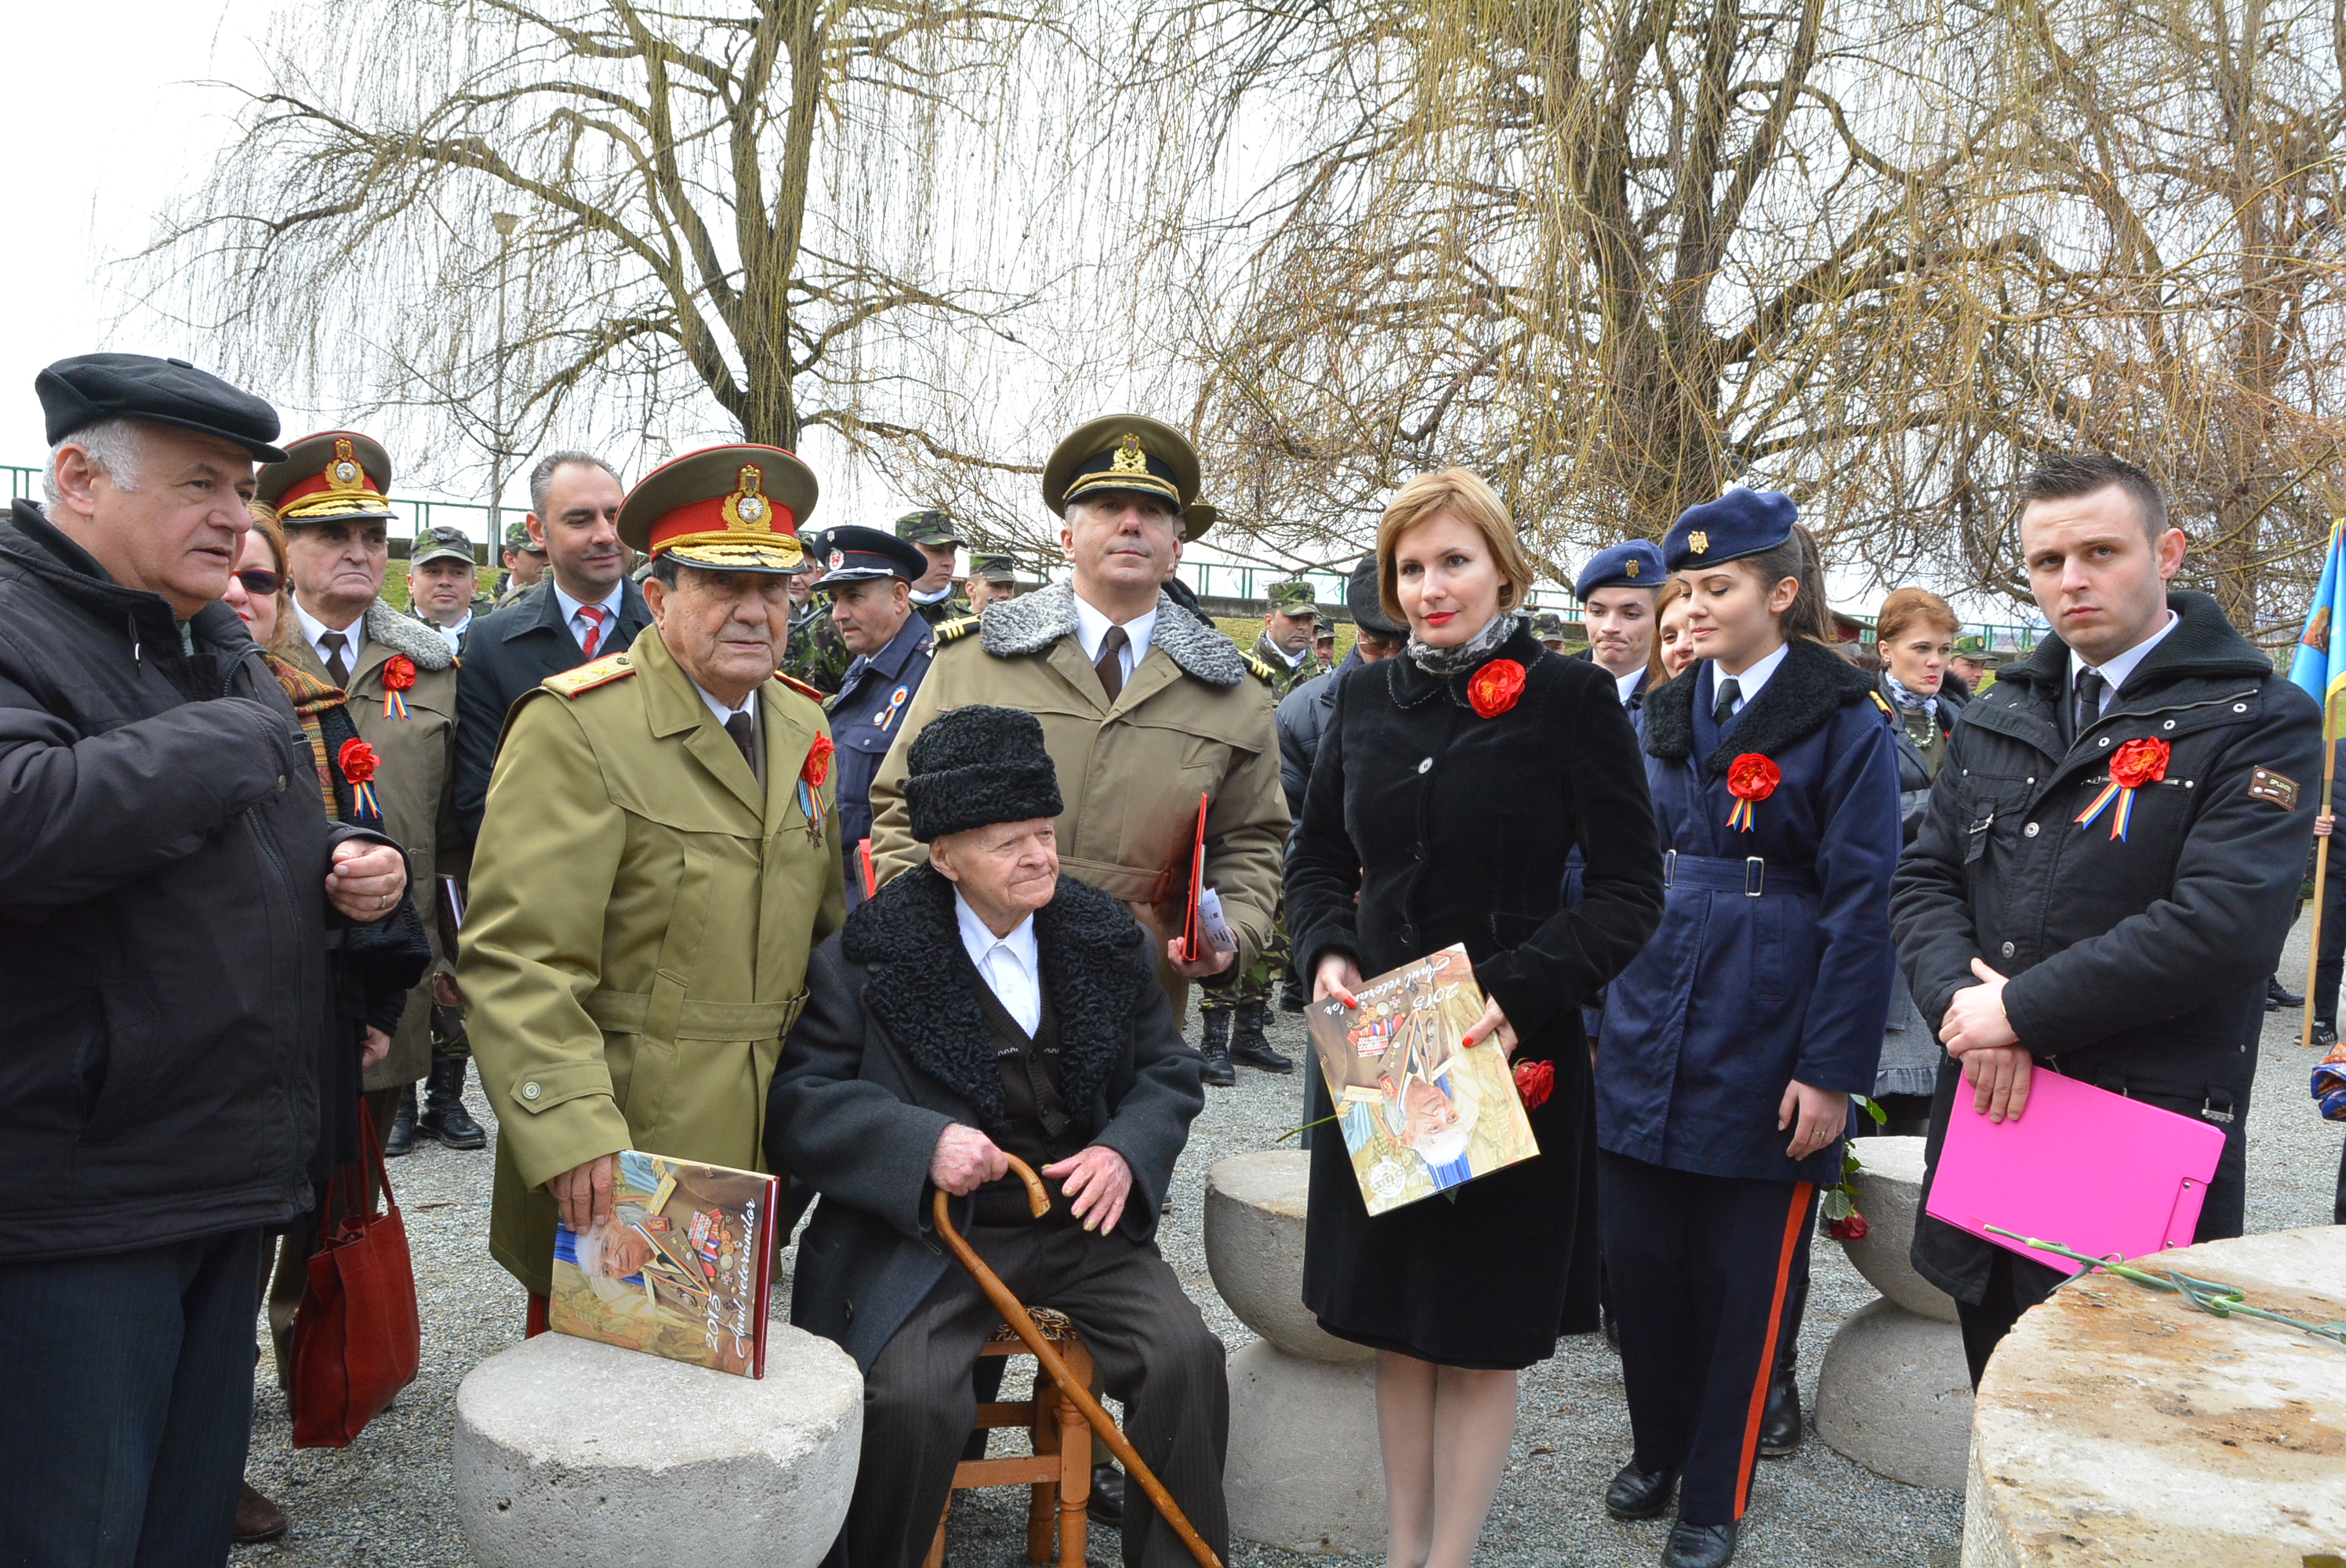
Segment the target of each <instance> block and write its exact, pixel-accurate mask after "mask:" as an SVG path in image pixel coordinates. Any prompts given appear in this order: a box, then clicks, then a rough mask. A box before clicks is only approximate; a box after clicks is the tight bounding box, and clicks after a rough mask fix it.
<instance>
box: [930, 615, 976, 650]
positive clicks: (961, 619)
mask: <svg viewBox="0 0 2346 1568" xmlns="http://www.w3.org/2000/svg"><path fill="white" fill-rule="evenodd" d="M983 624H984V623H983V622H982V621H981V620H980V619H979V618H978V617H977V616H955V617H954V618H953V619H952V620H949V621H939V622H938V623H937V624H936V628H935V630H934V631H933V632H932V633H931V634H930V635H931V636H933V637H935V638H936V639H937V646H938V647H944V645H945V644H947V643H949V642H952V641H953V640H954V638H956V637H965V636H969V634H970V633H972V632H974V631H975V630H977V628H978V627H979V626H982V625H983Z"/></svg>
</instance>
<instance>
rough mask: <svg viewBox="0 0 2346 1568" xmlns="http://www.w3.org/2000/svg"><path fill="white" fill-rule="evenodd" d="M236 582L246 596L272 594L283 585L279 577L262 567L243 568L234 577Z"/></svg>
mask: <svg viewBox="0 0 2346 1568" xmlns="http://www.w3.org/2000/svg"><path fill="white" fill-rule="evenodd" d="M236 580H237V581H238V582H240V583H242V584H243V585H244V591H245V592H246V593H248V594H273V593H275V592H276V591H277V590H278V589H280V588H281V587H283V586H284V585H285V579H284V578H283V577H282V576H281V575H279V574H277V573H275V572H272V571H270V570H268V569H267V568H266V567H262V566H247V567H245V568H244V569H243V570H242V571H240V572H239V573H238V574H237V575H236Z"/></svg>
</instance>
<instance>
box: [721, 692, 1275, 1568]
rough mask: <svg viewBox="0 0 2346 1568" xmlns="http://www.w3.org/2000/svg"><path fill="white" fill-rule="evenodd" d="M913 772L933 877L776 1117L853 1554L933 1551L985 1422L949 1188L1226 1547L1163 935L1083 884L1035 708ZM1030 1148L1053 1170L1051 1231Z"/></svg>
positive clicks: (975, 1328) (1181, 1561)
mask: <svg viewBox="0 0 2346 1568" xmlns="http://www.w3.org/2000/svg"><path fill="white" fill-rule="evenodd" d="M904 764H905V766H904V775H903V804H904V809H905V814H906V820H907V825H908V828H909V830H910V832H911V834H912V837H913V840H915V841H917V842H919V843H920V844H922V845H923V846H924V848H925V850H926V853H927V857H928V858H927V860H926V861H925V862H924V863H923V864H921V865H918V866H915V867H913V869H911V870H909V871H905V872H903V874H902V875H900V876H898V877H897V878H895V879H894V880H893V881H890V882H889V883H888V884H887V885H886V886H885V887H883V888H882V889H881V890H880V891H879V893H878V895H877V896H876V897H874V898H872V899H871V900H869V901H866V902H865V903H864V904H863V905H862V907H861V908H859V909H857V910H856V911H854V912H853V913H852V914H851V915H849V916H848V917H847V923H846V925H845V926H844V927H843V928H842V929H841V932H840V934H839V935H837V936H835V937H832V938H831V940H829V941H827V942H824V943H823V944H822V945H821V947H819V948H817V949H816V950H815V954H814V958H813V960H812V962H811V964H810V966H809V968H808V971H807V993H808V995H807V1008H806V1012H805V1013H804V1014H802V1015H801V1017H800V1019H799V1021H798V1023H797V1025H796V1027H794V1028H793V1029H792V1030H791V1031H790V1036H789V1038H788V1040H787V1041H786V1042H785V1043H784V1045H783V1049H782V1064H781V1068H780V1071H779V1072H778V1073H777V1074H775V1077H774V1084H773V1088H772V1091H771V1092H770V1095H769V1098H768V1105H767V1113H766V1145H767V1156H768V1159H769V1161H770V1163H771V1164H772V1166H773V1167H774V1168H775V1169H777V1170H788V1171H790V1174H791V1175H792V1176H796V1177H797V1178H798V1179H800V1180H801V1181H803V1182H806V1183H808V1184H809V1185H810V1186H813V1187H814V1188H815V1190H816V1191H817V1192H819V1193H821V1203H820V1205H818V1207H816V1209H815V1214H814V1218H813V1220H812V1222H811V1224H810V1225H809V1226H808V1227H807V1230H806V1234H805V1236H804V1237H803V1238H802V1239H801V1242H800V1243H799V1257H798V1271H797V1275H796V1278H795V1281H794V1284H793V1287H792V1293H791V1298H790V1320H791V1321H792V1322H793V1323H796V1324H797V1325H799V1326H800V1327H801V1328H803V1329H810V1330H811V1331H812V1332H814V1333H817V1334H821V1335H822V1336H824V1337H825V1338H826V1339H832V1340H835V1341H837V1342H838V1343H839V1344H840V1345H841V1347H843V1348H844V1349H846V1350H847V1352H848V1353H849V1354H850V1355H852V1356H853V1357H854V1358H855V1361H856V1365H857V1367H858V1368H859V1369H862V1373H863V1458H862V1468H861V1469H860V1470H859V1471H858V1472H857V1474H856V1478H855V1495H854V1498H853V1500H852V1502H850V1503H849V1505H848V1511H847V1523H846V1525H845V1527H844V1528H843V1529H842V1530H841V1532H840V1537H839V1542H838V1543H837V1545H835V1546H834V1547H833V1550H832V1557H831V1562H832V1563H839V1562H841V1561H842V1560H843V1561H844V1562H846V1563H852V1564H853V1565H854V1568H911V1565H912V1564H913V1563H918V1562H920V1561H921V1560H922V1558H923V1556H924V1555H925V1553H927V1551H928V1548H929V1543H930V1542H931V1540H932V1539H933V1537H934V1536H935V1534H936V1532H937V1529H938V1525H939V1522H940V1521H941V1520H942V1519H943V1514H944V1507H945V1500H946V1497H947V1494H948V1492H949V1489H950V1488H951V1486H952V1483H953V1476H954V1463H955V1461H957V1460H958V1459H959V1458H960V1457H961V1455H962V1447H963V1443H964V1440H965V1439H966V1438H967V1437H968V1436H969V1433H970V1428H971V1422H972V1420H973V1418H974V1414H975V1409H976V1400H977V1396H976V1394H975V1393H974V1391H973V1390H972V1387H971V1376H970V1374H971V1369H972V1368H973V1367H974V1365H975V1364H976V1362H977V1353H978V1349H979V1348H980V1347H981V1346H983V1345H984V1343H985V1342H986V1340H987V1339H990V1338H991V1337H992V1336H993V1334H994V1329H996V1328H997V1327H998V1326H999V1325H1000V1323H1001V1321H1002V1319H1001V1316H1000V1314H999V1313H997V1312H996V1311H995V1310H994V1307H993V1305H992V1303H990V1302H989V1301H987V1299H986V1298H985V1297H984V1295H983V1294H982V1293H980V1291H979V1289H978V1288H977V1283H976V1281H975V1280H974V1279H973V1278H971V1277H970V1276H969V1275H968V1274H967V1273H965V1272H964V1270H963V1269H962V1268H960V1267H959V1266H958V1265H956V1264H955V1263H954V1262H953V1260H952V1259H950V1258H948V1257H946V1256H945V1253H944V1250H943V1245H942V1244H941V1243H940V1242H938V1241H937V1240H936V1238H935V1237H933V1235H932V1234H931V1227H932V1225H933V1215H932V1212H931V1203H932V1200H931V1199H930V1196H929V1194H930V1191H931V1189H932V1188H935V1189H937V1190H942V1191H943V1192H947V1193H950V1194H952V1195H954V1196H956V1197H959V1198H962V1199H964V1202H963V1203H962V1204H960V1205H957V1206H956V1212H955V1214H954V1223H956V1224H958V1225H961V1226H963V1227H965V1229H966V1232H967V1234H968V1237H969V1240H970V1245H971V1247H973V1248H974V1250H975V1251H976V1253H977V1255H978V1256H979V1257H982V1258H984V1260H985V1263H986V1265H987V1267H989V1268H992V1269H993V1270H994V1272H995V1273H996V1274H997V1275H999V1276H1000V1277H1001V1278H1002V1280H1003V1282H1004V1283H1005V1285H1007V1286H1008V1287H1009V1288H1011V1289H1012V1290H1013V1291H1015V1293H1016V1294H1017V1295H1018V1296H1019V1298H1021V1299H1022V1300H1026V1301H1033V1302H1038V1303H1043V1302H1047V1303H1048V1304H1050V1305H1051V1306H1052V1307H1054V1308H1057V1309H1058V1310H1059V1311H1061V1312H1064V1313H1066V1316H1067V1317H1068V1318H1069V1319H1072V1320H1073V1321H1074V1323H1075V1326H1076V1332H1077V1333H1078V1334H1080V1335H1081V1336H1082V1339H1083V1342H1084V1344H1085V1346H1086V1349H1089V1350H1090V1352H1091V1356H1092V1360H1093V1364H1094V1366H1095V1367H1096V1369H1097V1371H1098V1375H1099V1387H1100V1390H1101V1391H1102V1392H1104V1393H1107V1394H1109V1395H1112V1396H1114V1397H1115V1398H1117V1399H1119V1400H1123V1401H1124V1406H1125V1434H1126V1436H1127V1437H1128V1438H1130V1439H1131V1441H1132V1446H1133V1447H1134V1449H1135V1450H1137V1451H1138V1452H1139V1454H1140V1456H1141V1458H1142V1459H1143V1460H1145V1461H1148V1465H1149V1467H1150V1468H1151V1469H1153V1470H1154V1471H1156V1472H1157V1475H1158V1479H1160V1480H1161V1481H1163V1482H1164V1483H1165V1487H1166V1490H1167V1491H1168V1492H1170V1493H1171V1494H1172V1496H1173V1500H1174V1501H1175V1502H1177V1503H1178V1504H1179V1505H1180V1507H1181V1510H1182V1512H1184V1513H1185V1514H1187V1515H1188V1519H1189V1522H1190V1523H1191V1524H1192V1525H1193V1526H1194V1527H1195V1528H1196V1529H1197V1531H1198V1532H1199V1534H1200V1535H1201V1536H1203V1537H1204V1538H1205V1540H1206V1542H1207V1543H1209V1545H1211V1546H1212V1547H1213V1548H1214V1549H1215V1551H1216V1552H1217V1553H1227V1552H1228V1550H1229V1520H1228V1514H1227V1511H1226V1509H1225V1508H1224V1505H1223V1496H1222V1461H1223V1459H1224V1457H1225V1451H1226V1449H1227V1447H1228V1442H1229V1384H1228V1381H1227V1379H1226V1376H1225V1373H1224V1370H1223V1352H1222V1347H1221V1344H1220V1342H1219V1340H1217V1339H1215V1338H1214V1336H1213V1334H1212V1333H1211V1332H1210V1331H1209V1329H1207V1328H1206V1325H1205V1321H1204V1319H1201V1318H1200V1317H1199V1314H1198V1308H1197V1307H1196V1306H1195V1304H1193V1303H1192V1302H1191V1301H1190V1300H1189V1298H1188V1296H1187V1295H1185V1294H1184V1293H1183V1292H1182V1289H1181V1283H1180V1280H1179V1279H1178V1278H1176V1276H1175V1275H1174V1273H1173V1270H1172V1269H1171V1268H1168V1266H1167V1265H1166V1262H1165V1259H1164V1258H1163V1257H1160V1256H1159V1255H1158V1250H1157V1246H1156V1242H1155V1240H1154V1237H1155V1234H1156V1229H1157V1220H1158V1214H1159V1213H1160V1212H1161V1211H1162V1210H1163V1207H1164V1205H1165V1199H1166V1196H1167V1194H1168V1191H1169V1190H1170V1186H1171V1182H1172V1179H1173V1166H1174V1163H1175V1162H1176V1161H1177V1160H1178V1158H1179V1157H1180V1155H1181V1149H1182V1146H1183V1145H1184V1144H1185V1143H1187V1142H1188V1129H1189V1123H1190V1122H1191V1120H1192V1119H1193V1118H1195V1117H1196V1115H1197V1114H1198V1112H1199V1110H1200V1109H1201V1108H1202V1107H1203V1106H1204V1105H1205V1091H1204V1090H1203V1089H1202V1088H1201V1087H1200V1086H1199V1081H1198V1059H1197V1057H1196V1056H1195V1055H1194V1054H1191V1053H1190V1052H1189V1050H1188V1048H1187V1047H1186V1046H1185V1045H1184V1044H1183V1043H1182V1040H1181V1032H1180V1027H1179V1025H1178V1023H1176V1022H1175V1019H1174V1013H1173V1010H1172V1008H1171V1006H1170V1004H1169V1003H1168V1001H1167V998H1166V996H1165V993H1164V992H1163V990H1162V989H1161V988H1160V987H1159V986H1158V983H1157V952H1158V944H1157V942H1156V939H1155V938H1154V937H1153V936H1151V935H1150V934H1148V932H1146V931H1144V930H1143V929H1142V928H1141V926H1140V925H1139V923H1138V922H1137V921H1135V920H1134V919H1133V918H1132V916H1131V915H1130V914H1129V913H1128V912H1127V911H1126V909H1125V907H1124V905H1123V904H1122V903H1121V902H1119V901H1117V899H1115V898H1114V897H1112V896H1110V895H1109V894H1107V893H1105V892H1102V891H1099V890H1097V889H1096V888H1093V887H1089V886H1086V884H1085V883H1083V882H1080V881H1076V879H1075V878H1074V877H1071V876H1070V877H1062V876H1061V875H1060V874H1059V854H1058V844H1057V835H1056V829H1055V828H1054V826H1053V819H1055V818H1056V817H1057V816H1058V815H1059V814H1060V811H1061V809H1062V806H1063V802H1062V800H1061V799H1060V794H1059V780H1058V774H1057V770H1056V769H1055V768H1054V767H1053V765H1052V760H1051V757H1050V754H1049V753H1048V752H1047V751H1046V750H1045V748H1044V734H1043V726H1042V724H1041V723H1040V722H1038V721H1037V720H1036V719H1035V716H1034V715H1032V714H1030V713H1025V712H1023V711H1021V710H1019V709H1016V708H996V707H988V706H974V707H968V708H955V709H954V710H953V711H952V712H949V713H944V714H940V715H939V716H938V717H937V718H934V719H933V720H931V721H930V722H929V723H928V724H927V725H926V726H925V727H924V728H923V729H922V731H921V733H920V734H919V735H918V736H916V737H914V738H913V740H912V742H911V744H910V746H909V748H907V749H906V756H905V759H904ZM1005 1154H1010V1155H1015V1156H1018V1157H1019V1158H1021V1159H1023V1160H1025V1162H1026V1163H1027V1164H1028V1165H1030V1166H1033V1167H1035V1170H1036V1171H1038V1172H1039V1173H1040V1174H1041V1176H1042V1177H1043V1179H1044V1182H1045V1186H1047V1187H1048V1188H1049V1190H1050V1194H1051V1199H1052V1202H1051V1210H1050V1213H1049V1214H1047V1215H1046V1216H1045V1217H1043V1218H1041V1219H1039V1220H1037V1219H1030V1218H1029V1217H1028V1216H1027V1209H1026V1204H1025V1195H1024V1192H1023V1190H1022V1189H1021V1187H1020V1184H1019V1183H1018V1182H1017V1181H1016V1180H1015V1179H1011V1178H1010V1176H1009V1169H1010V1167H1009V1164H1008V1162H1007V1160H1006V1159H1005V1157H1004V1156H1005ZM1083 1506H1084V1500H1083V1499H1081V1498H1069V1499H1066V1500H1063V1502H1062V1507H1063V1508H1072V1509H1081V1508H1082V1507H1083ZM1062 1518H1063V1520H1064V1519H1065V1518H1066V1515H1065V1514H1063V1515H1062ZM1123 1525H1124V1561H1125V1562H1126V1563H1127V1564H1128V1565H1131V1568H1141V1565H1144V1564H1145V1565H1148V1568H1186V1565H1187V1564H1188V1563H1189V1561H1190V1558H1189V1553H1188V1550H1187V1549H1186V1548H1184V1547H1183V1546H1182V1544H1181V1543H1180V1541H1179V1539H1178V1537H1176V1536H1175V1534H1174V1532H1173V1531H1172V1530H1171V1529H1170V1528H1169V1527H1168V1525H1167V1523H1166V1522H1165V1520H1164V1519H1163V1518H1162V1517H1161V1516H1160V1515H1159V1514H1158V1512H1157V1511H1156V1509H1155V1508H1153V1507H1152V1506H1150V1505H1149V1504H1148V1502H1147V1500H1146V1499H1145V1498H1143V1497H1141V1496H1139V1495H1138V1494H1137V1492H1129V1493H1128V1494H1127V1500H1126V1503H1125V1507H1124V1514H1123ZM1061 1528H1063V1529H1064V1528H1066V1525H1065V1524H1064V1523H1063V1524H1062V1526H1061Z"/></svg>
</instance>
